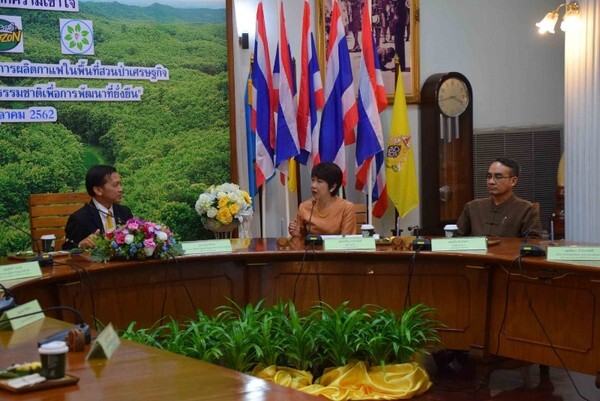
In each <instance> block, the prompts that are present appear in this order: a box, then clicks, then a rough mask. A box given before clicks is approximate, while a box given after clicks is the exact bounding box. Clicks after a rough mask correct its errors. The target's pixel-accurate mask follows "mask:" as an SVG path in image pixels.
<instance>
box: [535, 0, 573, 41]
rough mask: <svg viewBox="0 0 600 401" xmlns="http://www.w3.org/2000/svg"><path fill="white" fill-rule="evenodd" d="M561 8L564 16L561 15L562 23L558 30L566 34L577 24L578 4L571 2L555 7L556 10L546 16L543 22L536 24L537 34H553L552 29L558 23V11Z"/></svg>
mask: <svg viewBox="0 0 600 401" xmlns="http://www.w3.org/2000/svg"><path fill="white" fill-rule="evenodd" d="M561 7H564V8H565V15H563V19H562V22H561V23H560V29H561V30H562V31H563V32H567V31H568V30H569V29H572V28H573V27H575V26H576V25H577V24H578V23H579V4H578V3H577V2H575V1H573V2H571V3H567V4H561V5H560V6H558V7H556V10H554V11H551V12H549V13H548V14H546V16H545V17H544V19H543V20H541V21H540V22H538V23H536V24H535V26H537V27H538V28H539V33H541V34H544V33H546V32H550V33H554V27H555V26H556V22H557V21H558V11H559V10H560V8H561Z"/></svg>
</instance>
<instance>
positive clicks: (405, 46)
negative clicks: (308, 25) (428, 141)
mask: <svg viewBox="0 0 600 401" xmlns="http://www.w3.org/2000/svg"><path fill="white" fill-rule="evenodd" d="M365 1H368V2H369V3H370V4H371V26H372V31H373V39H374V41H375V48H376V49H377V56H378V57H379V64H380V65H381V73H382V76H383V82H384V85H385V88H386V93H387V95H388V102H389V104H392V103H393V102H394V92H395V87H396V71H398V73H401V74H402V78H403V79H404V91H405V93H406V102H407V103H419V101H420V90H419V89H420V82H419V0H338V4H339V5H340V12H341V14H342V21H343V22H344V27H345V28H346V41H347V43H348V50H349V51H350V62H351V63H352V74H353V77H354V90H355V91H357V92H358V73H359V70H360V58H361V57H362V53H361V48H362V47H361V38H360V37H361V30H362V29H361V28H362V9H363V4H364V2H365ZM332 5H333V0H317V10H318V12H317V41H318V46H319V52H320V55H321V60H322V63H323V64H324V65H323V70H325V63H326V62H327V54H326V53H327V43H328V40H329V24H330V22H331V10H332V7H333V6H332ZM396 64H397V65H396Z"/></svg>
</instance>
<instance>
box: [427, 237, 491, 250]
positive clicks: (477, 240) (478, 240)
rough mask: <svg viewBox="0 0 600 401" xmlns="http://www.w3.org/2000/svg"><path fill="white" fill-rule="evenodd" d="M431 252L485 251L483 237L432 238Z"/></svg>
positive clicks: (485, 245)
mask: <svg viewBox="0 0 600 401" xmlns="http://www.w3.org/2000/svg"><path fill="white" fill-rule="evenodd" d="M431 251H432V252H459V251H487V242H486V240H485V237H458V238H433V239H432V240H431Z"/></svg>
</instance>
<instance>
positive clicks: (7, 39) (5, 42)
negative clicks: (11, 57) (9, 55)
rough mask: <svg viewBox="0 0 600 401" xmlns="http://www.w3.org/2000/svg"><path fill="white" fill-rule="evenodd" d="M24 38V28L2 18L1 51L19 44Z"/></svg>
mask: <svg viewBox="0 0 600 401" xmlns="http://www.w3.org/2000/svg"><path fill="white" fill-rule="evenodd" d="M22 39H23V30H21V29H19V27H18V26H17V25H16V24H15V23H14V22H12V21H7V20H5V19H0V51H2V52H6V51H10V50H13V49H14V48H15V47H17V46H19V44H20V43H21V40H22Z"/></svg>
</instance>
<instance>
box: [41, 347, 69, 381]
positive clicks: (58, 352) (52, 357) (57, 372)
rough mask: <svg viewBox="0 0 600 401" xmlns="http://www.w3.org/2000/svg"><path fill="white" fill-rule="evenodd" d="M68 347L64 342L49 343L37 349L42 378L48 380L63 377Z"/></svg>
mask: <svg viewBox="0 0 600 401" xmlns="http://www.w3.org/2000/svg"><path fill="white" fill-rule="evenodd" d="M68 351H69V347H67V343H65V342H64V341H51V342H49V343H46V344H42V345H41V346H40V348H38V352H39V354H40V359H41V360H42V376H44V377H45V378H46V379H48V380H52V379H62V378H63V377H65V370H66V366H67V352H68Z"/></svg>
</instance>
